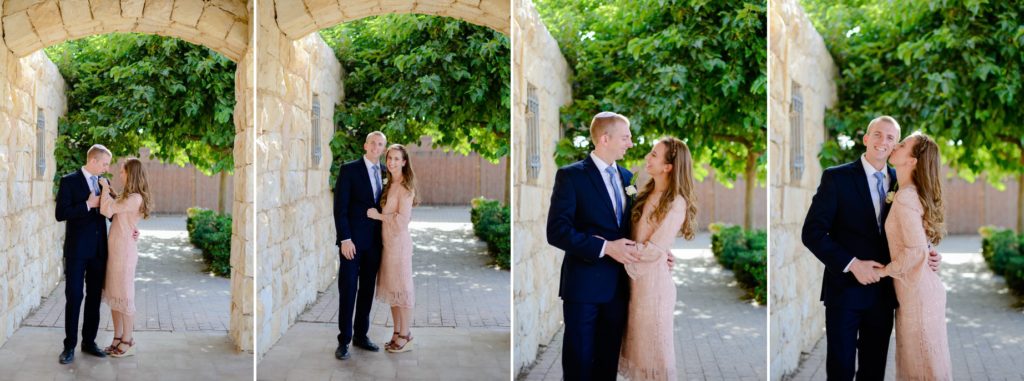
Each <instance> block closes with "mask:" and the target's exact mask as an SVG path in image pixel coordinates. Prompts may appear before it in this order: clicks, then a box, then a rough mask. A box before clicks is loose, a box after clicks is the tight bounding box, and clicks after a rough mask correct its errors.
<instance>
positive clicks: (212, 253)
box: [185, 208, 231, 278]
mask: <svg viewBox="0 0 1024 381" xmlns="http://www.w3.org/2000/svg"><path fill="white" fill-rule="evenodd" d="M185 227H186V229H188V240H189V242H191V243H192V245H195V247H197V248H199V249H200V250H202V251H203V261H204V262H206V264H207V266H209V268H210V271H212V272H213V273H214V274H217V275H219V276H222V277H225V278H230V277H231V216H230V215H227V214H220V213H217V212H216V211H213V210H209V209H203V208H188V219H186V220H185Z"/></svg>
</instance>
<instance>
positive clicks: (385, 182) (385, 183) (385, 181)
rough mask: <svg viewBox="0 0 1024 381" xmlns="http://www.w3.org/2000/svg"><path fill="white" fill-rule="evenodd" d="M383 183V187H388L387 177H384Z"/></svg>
mask: <svg viewBox="0 0 1024 381" xmlns="http://www.w3.org/2000/svg"><path fill="white" fill-rule="evenodd" d="M383 181H384V185H388V178H387V177H385V178H384V180H383Z"/></svg>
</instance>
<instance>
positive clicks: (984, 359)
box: [786, 236, 1024, 380]
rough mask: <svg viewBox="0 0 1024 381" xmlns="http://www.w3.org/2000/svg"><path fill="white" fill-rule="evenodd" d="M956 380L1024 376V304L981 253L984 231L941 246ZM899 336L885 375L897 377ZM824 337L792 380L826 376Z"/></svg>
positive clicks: (1018, 377)
mask: <svg viewBox="0 0 1024 381" xmlns="http://www.w3.org/2000/svg"><path fill="white" fill-rule="evenodd" d="M939 250H940V252H941V253H942V269H941V270H940V275H941V277H942V281H943V283H945V284H946V321H947V330H948V334H949V352H950V357H951V359H952V361H953V379H954V380H1024V361H1021V354H1022V353H1024V310H1022V309H1021V307H1020V301H1019V300H1018V299H1017V298H1015V297H1014V296H1013V295H1011V294H1010V293H1009V289H1008V288H1007V287H1006V282H1005V280H1004V279H1003V277H1000V276H996V275H995V274H993V273H992V271H991V270H989V268H988V266H987V265H986V264H985V260H984V259H983V258H982V257H981V237H978V236H953V237H947V238H946V239H945V240H943V242H942V244H941V245H940V246H939ZM895 337H896V335H895V334H893V337H892V339H891V340H892V341H890V343H889V362H888V369H887V370H886V380H895V364H896V362H895V360H894V356H895V348H896V345H895ZM825 349H826V346H825V340H824V336H822V340H819V342H818V344H817V345H815V347H814V349H813V350H812V351H811V352H810V353H805V354H804V355H803V357H804V359H803V360H802V362H801V364H800V367H799V368H798V369H797V371H796V372H794V373H793V374H792V375H791V376H789V377H786V379H789V380H823V379H825Z"/></svg>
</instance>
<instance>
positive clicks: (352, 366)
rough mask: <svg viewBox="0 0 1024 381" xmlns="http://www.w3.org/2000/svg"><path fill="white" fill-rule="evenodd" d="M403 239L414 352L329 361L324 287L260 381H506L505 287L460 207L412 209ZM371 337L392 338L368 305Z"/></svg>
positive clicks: (333, 316)
mask: <svg viewBox="0 0 1024 381" xmlns="http://www.w3.org/2000/svg"><path fill="white" fill-rule="evenodd" d="M410 233H411V234H412V240H413V243H414V244H415V248H414V254H413V278H414V282H415V285H416V307H415V310H414V312H413V315H414V316H413V319H414V321H413V324H412V332H413V337H414V339H413V342H414V343H415V344H414V350H413V351H412V352H408V353H402V354H389V353H386V352H384V351H383V349H382V350H381V352H379V353H372V352H367V351H364V350H361V349H358V348H353V349H352V358H351V359H350V360H346V361H338V360H337V359H335V358H334V349H335V348H336V347H337V339H336V336H337V334H338V286H337V282H334V283H333V284H331V286H329V287H328V289H327V290H326V291H325V292H324V293H322V294H321V295H320V297H319V298H318V299H317V301H316V302H315V303H314V304H313V305H312V306H311V307H309V309H307V310H306V312H304V313H303V314H302V315H300V316H299V321H298V322H297V323H296V324H295V325H294V326H292V327H291V328H290V329H289V330H288V332H287V333H285V335H284V337H282V338H281V340H280V341H278V342H277V343H276V344H274V346H273V347H272V348H271V349H270V351H269V352H268V353H267V354H266V355H265V356H264V358H263V359H261V360H260V362H259V368H258V373H257V377H258V379H259V380H293V379H294V380H314V379H315V380H334V379H366V380H371V379H409V378H417V379H445V380H501V379H505V380H507V379H509V377H510V376H509V368H510V364H511V363H510V359H511V336H510V325H511V324H510V322H511V308H510V307H511V306H510V300H511V285H510V279H511V277H510V274H509V272H508V271H506V270H500V269H496V268H495V267H494V266H493V265H491V262H492V257H491V256H490V255H489V254H488V253H487V245H486V244H485V243H483V242H482V241H480V240H478V239H476V237H475V236H474V235H473V226H472V224H471V223H470V222H469V208H467V207H417V208H415V209H413V221H412V223H411V224H410ZM370 318H371V322H372V324H371V327H370V338H371V339H372V340H375V341H377V342H379V344H382V343H383V342H384V341H387V340H388V339H389V338H390V337H391V332H392V328H391V327H392V322H391V319H390V309H389V308H388V306H387V305H384V304H382V303H379V302H376V301H374V306H373V310H372V312H371V316H370Z"/></svg>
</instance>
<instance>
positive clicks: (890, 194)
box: [885, 184, 900, 204]
mask: <svg viewBox="0 0 1024 381" xmlns="http://www.w3.org/2000/svg"><path fill="white" fill-rule="evenodd" d="M899 189H900V185H899V184H896V186H894V187H892V189H891V190H889V192H888V193H886V194H885V203H886V204H892V200H893V199H895V198H896V191H897V190H899Z"/></svg>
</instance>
